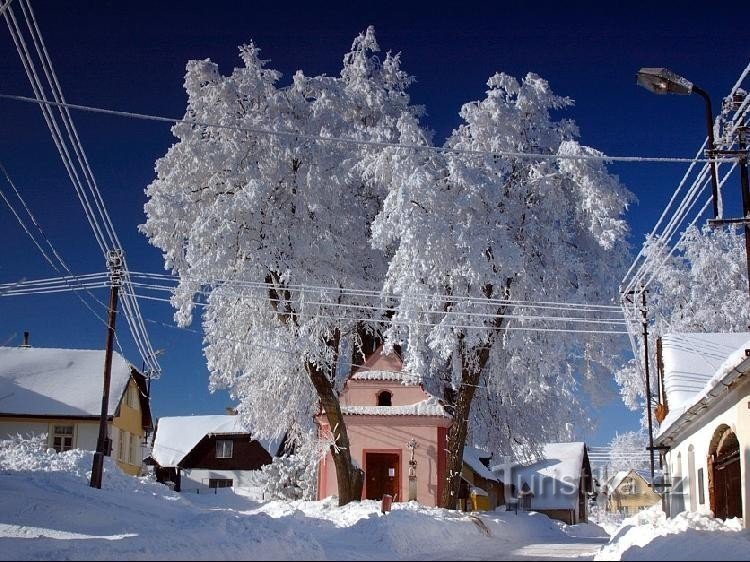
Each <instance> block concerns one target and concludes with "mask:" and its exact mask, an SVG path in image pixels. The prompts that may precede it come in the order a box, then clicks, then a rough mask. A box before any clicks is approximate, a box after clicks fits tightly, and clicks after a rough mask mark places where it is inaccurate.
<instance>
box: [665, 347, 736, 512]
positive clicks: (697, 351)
mask: <svg viewBox="0 0 750 562" xmlns="http://www.w3.org/2000/svg"><path fill="white" fill-rule="evenodd" d="M657 355H658V359H657V367H658V372H659V383H660V384H659V406H658V407H657V419H658V420H659V421H660V422H661V424H660V427H659V430H658V434H657V435H656V437H655V440H654V443H655V445H657V446H659V447H661V448H662V462H663V463H664V472H665V474H666V479H667V483H671V486H670V487H669V488H668V489H667V493H666V494H665V496H666V501H665V503H666V506H665V507H666V508H667V509H668V510H669V512H670V513H671V514H672V515H675V514H677V513H679V512H681V511H684V510H690V511H700V512H709V511H711V512H713V513H714V515H715V516H716V517H720V518H729V517H739V518H742V519H743V521H744V525H745V526H746V527H747V526H748V523H749V522H750V514H748V509H747V506H748V501H750V486H749V485H748V482H749V481H748V477H747V470H748V457H749V456H750V333H732V334H727V333H724V334H717V333H707V334H696V333H690V334H669V335H665V336H663V337H662V338H661V342H660V344H659V345H657Z"/></svg>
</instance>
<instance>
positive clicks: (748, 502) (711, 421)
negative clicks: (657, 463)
mask: <svg viewBox="0 0 750 562" xmlns="http://www.w3.org/2000/svg"><path fill="white" fill-rule="evenodd" d="M722 424H725V425H727V426H729V427H730V428H731V430H732V431H733V432H734V433H735V435H737V439H738V441H739V443H740V468H741V471H742V492H741V493H742V498H743V502H742V503H743V509H742V511H743V517H744V522H745V527H746V528H750V513H749V511H750V495H749V494H750V484H749V483H748V480H749V479H748V476H750V475H749V474H748V469H749V468H750V466H749V465H748V457H749V456H750V384H748V383H745V384H743V385H742V386H741V387H738V388H735V389H733V391H732V392H730V393H728V394H727V396H725V397H723V398H722V399H721V400H719V401H718V402H716V403H715V404H713V405H712V407H711V409H710V410H709V411H708V412H705V413H703V415H701V416H700V417H699V418H697V419H694V420H693V421H692V422H691V423H690V427H689V429H688V430H684V429H683V430H681V432H680V433H679V434H678V437H679V440H675V442H674V443H672V448H671V449H670V450H669V451H668V452H667V454H666V460H667V463H668V465H669V466H668V469H669V474H670V475H671V476H672V482H673V484H674V485H673V488H672V489H671V493H670V500H671V502H670V505H671V507H672V511H671V515H672V516H674V515H677V512H678V511H681V510H685V509H690V506H691V503H692V502H691V498H690V491H691V489H692V490H695V493H696V495H698V494H699V493H698V478H697V473H698V469H700V468H702V469H703V499H704V502H703V503H702V504H701V503H699V502H698V499H699V498H695V499H694V502H695V504H696V506H697V511H699V512H704V513H705V512H709V511H710V510H711V505H710V503H709V501H710V500H709V497H708V476H709V475H708V463H707V459H708V449H709V447H710V444H711V439H712V438H713V436H714V433H715V432H716V430H717V428H718V427H719V426H720V425H722ZM690 445H692V446H693V447H694V448H695V451H694V453H695V472H694V473H692V474H690V473H689V472H690V471H689V470H688V469H689V463H688V459H689V447H690ZM678 455H679V456H680V457H681V460H682V467H681V473H680V474H681V476H682V480H681V482H677V481H676V479H675V477H676V476H677V474H678V472H677V470H678V467H677V458H678ZM666 468H667V467H666V466H665V469H666ZM691 479H693V482H692V483H691V482H690V480H691Z"/></svg>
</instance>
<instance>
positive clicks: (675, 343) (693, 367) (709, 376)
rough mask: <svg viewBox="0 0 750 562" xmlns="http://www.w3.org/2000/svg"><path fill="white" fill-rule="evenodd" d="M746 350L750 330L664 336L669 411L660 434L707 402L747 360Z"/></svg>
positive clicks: (664, 362)
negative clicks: (717, 387) (723, 381)
mask: <svg viewBox="0 0 750 562" xmlns="http://www.w3.org/2000/svg"><path fill="white" fill-rule="evenodd" d="M745 349H750V333H749V332H738V333H726V334H717V333H711V334H667V335H665V336H663V337H662V358H663V365H664V389H665V392H666V395H667V404H668V405H669V413H668V414H667V417H666V418H665V419H664V421H663V422H662V423H661V425H660V427H659V435H664V434H665V433H666V432H667V431H668V429H669V428H670V427H671V426H672V425H673V424H674V423H675V422H676V421H677V420H678V419H679V418H680V417H682V416H683V415H684V414H686V413H687V412H688V410H690V409H691V408H692V407H694V406H695V405H696V404H698V403H699V402H701V401H705V400H706V399H707V398H708V397H709V396H710V395H711V392H712V391H713V390H714V388H715V387H716V386H717V385H719V384H720V383H721V382H722V380H723V379H724V377H726V376H727V375H728V374H729V373H731V372H732V371H733V370H735V368H736V367H737V366H738V365H739V364H740V363H741V362H742V361H743V360H744V359H745V357H746V355H745Z"/></svg>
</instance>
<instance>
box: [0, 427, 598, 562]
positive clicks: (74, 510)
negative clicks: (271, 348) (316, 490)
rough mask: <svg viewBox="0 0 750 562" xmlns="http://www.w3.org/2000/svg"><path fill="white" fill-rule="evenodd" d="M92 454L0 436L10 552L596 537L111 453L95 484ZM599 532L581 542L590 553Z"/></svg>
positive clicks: (443, 549)
mask: <svg viewBox="0 0 750 562" xmlns="http://www.w3.org/2000/svg"><path fill="white" fill-rule="evenodd" d="M91 460H92V453H91V452H84V451H75V450H74V451H68V452H65V453H61V454H55V453H54V452H47V451H44V450H42V449H41V442H37V443H36V444H34V443H31V442H28V441H19V440H15V441H13V442H11V441H5V442H0V497H2V498H3V500H2V503H1V504H0V559H1V560H32V559H33V560H61V559H76V560H84V559H85V560H145V559H150V560H153V559H159V560H175V559H181V560H188V559H189V560H232V559H243V560H342V559H350V560H367V559H370V560H373V559H377V560H383V559H392V560H404V559H415V558H416V559H430V558H433V559H435V558H439V559H449V560H467V559H471V560H481V559H487V560H497V559H509V558H515V557H519V556H528V554H530V553H531V552H533V553H535V554H536V553H538V554H539V555H540V556H545V553H546V552H547V551H548V550H550V549H552V550H555V551H559V550H560V549H561V548H565V547H567V548H571V549H574V550H575V549H576V548H578V546H577V545H578V544H579V543H580V542H581V541H583V542H584V543H586V541H589V540H590V539H580V538H579V539H575V538H572V537H571V536H570V534H569V533H570V532H571V531H575V528H574V527H565V526H563V525H561V524H559V523H557V522H554V521H551V520H550V519H548V518H547V517H545V516H544V515H540V514H537V513H519V514H518V515H516V514H514V513H512V512H505V511H497V512H494V513H484V514H481V515H470V514H466V513H460V512H455V511H448V510H444V509H436V508H429V507H425V506H421V505H419V504H417V503H416V502H409V503H396V504H394V508H393V511H391V512H390V513H388V514H385V515H384V514H382V513H380V504H379V503H378V502H373V501H363V502H355V503H352V504H349V505H347V506H345V507H342V508H340V507H338V506H337V505H336V502H335V501H333V500H326V501H319V502H312V501H309V502H305V501H297V502H283V501H274V502H265V503H260V502H256V501H253V500H252V499H249V498H248V497H245V496H242V495H241V494H236V493H234V492H232V490H231V489H226V490H219V491H218V492H219V493H218V494H200V495H197V494H176V493H174V492H172V491H170V490H169V489H168V488H167V487H166V486H163V485H161V484H158V483H155V482H153V481H150V480H149V479H147V478H133V477H130V476H127V475H125V474H123V473H122V472H120V471H119V469H117V468H116V466H115V465H114V464H113V463H112V461H111V459H106V461H105V473H104V478H103V488H102V489H101V490H97V489H94V488H91V487H89V485H88V477H89V473H90V469H91ZM576 527H577V526H576ZM566 531H567V533H566ZM589 531H590V530H588V529H587V530H586V534H588V532H589ZM581 532H582V531H581ZM574 534H575V533H574ZM597 544H601V542H600V539H599V542H598V543H591V544H584V546H585V547H588V548H589V550H588V553H591V552H593V550H595V549H596V548H598V546H597ZM530 545H531V546H532V547H534V548H532V550H531V551H529V550H528V547H529V546H530ZM576 552H577V551H576ZM575 556H577V555H574V557H575Z"/></svg>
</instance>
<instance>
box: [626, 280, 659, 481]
mask: <svg viewBox="0 0 750 562" xmlns="http://www.w3.org/2000/svg"><path fill="white" fill-rule="evenodd" d="M635 292H636V291H635V290H633V291H628V292H627V294H628V295H634V294H635ZM639 292H640V294H641V326H642V327H643V367H644V371H645V375H646V415H647V418H648V447H647V448H648V458H649V460H650V461H651V485H652V486H653V482H654V472H655V470H654V424H653V419H652V414H651V374H650V370H649V365H648V308H647V306H646V293H647V292H648V289H646V288H645V287H644V286H643V285H641V290H640V291H639ZM628 301H630V302H633V301H631V300H630V299H628Z"/></svg>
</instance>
